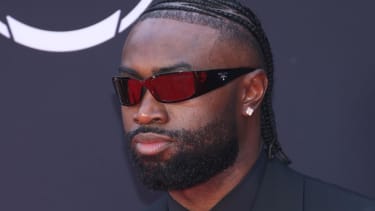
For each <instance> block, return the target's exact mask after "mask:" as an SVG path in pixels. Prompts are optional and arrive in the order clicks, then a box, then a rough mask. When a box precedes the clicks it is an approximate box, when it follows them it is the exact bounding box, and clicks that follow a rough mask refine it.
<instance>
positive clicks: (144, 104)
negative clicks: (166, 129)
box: [133, 91, 169, 125]
mask: <svg viewBox="0 0 375 211" xmlns="http://www.w3.org/2000/svg"><path fill="white" fill-rule="evenodd" d="M138 106H139V108H138V110H137V111H136V112H135V113H134V116H133V121H134V122H135V123H137V124H139V125H150V124H165V123H167V122H168V120H169V117H168V113H167V111H166V109H165V105H164V104H163V103H160V102H158V101H157V100H156V99H155V98H154V97H153V96H152V95H151V93H150V92H149V91H146V93H145V94H144V96H143V99H142V101H141V102H140V104H139V105H138Z"/></svg>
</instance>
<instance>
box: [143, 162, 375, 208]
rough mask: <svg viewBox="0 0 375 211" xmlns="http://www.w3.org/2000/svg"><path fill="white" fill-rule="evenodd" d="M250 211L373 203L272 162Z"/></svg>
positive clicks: (160, 205)
mask: <svg viewBox="0 0 375 211" xmlns="http://www.w3.org/2000/svg"><path fill="white" fill-rule="evenodd" d="M167 200H168V199H167V197H162V198H161V199H160V200H158V201H157V202H155V203H154V204H153V205H152V206H151V207H150V209H149V210H151V211H156V210H157V211H159V210H163V211H164V210H165V211H167V210H168V205H167ZM169 211H173V210H169ZM236 211H237V210H236ZM252 211H375V201H374V200H370V199H368V198H366V197H363V196H361V195H359V194H356V193H353V192H350V191H347V190H344V189H342V188H340V187H337V186H335V185H332V184H327V183H324V182H321V181H319V180H317V179H313V178H310V177H307V176H305V175H302V174H300V173H298V172H296V171H294V170H292V169H290V168H289V167H288V166H286V165H284V164H282V163H280V162H278V161H276V160H274V161H269V162H268V163H267V167H266V170H265V174H264V178H263V180H262V183H261V185H260V188H259V192H258V194H257V197H256V200H255V205H254V209H253V210H252Z"/></svg>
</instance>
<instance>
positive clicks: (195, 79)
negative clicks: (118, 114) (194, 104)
mask: <svg viewBox="0 0 375 211" xmlns="http://www.w3.org/2000/svg"><path fill="white" fill-rule="evenodd" d="M256 69H257V68H230V69H216V70H198V71H181V72H171V73H162V74H157V75H153V76H151V77H149V78H147V79H144V80H137V79H134V78H130V77H124V76H115V77H112V82H113V85H114V87H115V90H116V93H117V95H118V97H119V99H120V102H121V104H122V105H124V106H134V105H136V104H138V103H140V102H141V100H142V96H143V94H144V93H145V91H146V89H147V90H149V91H150V93H151V95H152V96H153V97H154V98H155V99H156V100H157V101H159V102H162V103H177V102H181V101H184V100H189V99H191V98H194V97H198V96H201V95H203V94H205V93H207V92H209V91H211V90H214V89H217V88H219V87H222V86H224V85H225V84H227V83H229V82H230V81H232V80H233V79H235V78H237V77H239V76H241V75H244V74H246V73H249V72H252V71H254V70H256Z"/></svg>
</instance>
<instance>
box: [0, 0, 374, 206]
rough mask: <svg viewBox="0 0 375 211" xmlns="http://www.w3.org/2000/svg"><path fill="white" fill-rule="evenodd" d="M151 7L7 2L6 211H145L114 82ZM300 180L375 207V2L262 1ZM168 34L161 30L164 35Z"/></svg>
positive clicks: (1, 88) (1, 32)
mask: <svg viewBox="0 0 375 211" xmlns="http://www.w3.org/2000/svg"><path fill="white" fill-rule="evenodd" d="M151 1H152V0H138V1H137V0H127V1H118V0H108V1H99V0H90V1H89V0H81V1H74V0H64V1H50V0H49V1H48V0H35V1H27V0H2V1H1V2H0V97H1V98H0V126H1V129H0V169H1V170H0V171H1V172H0V210H4V211H20V210H39V211H51V210H53V211H67V210H69V211H82V210H90V211H103V210H111V211H116V210H118V211H120V210H141V209H143V208H145V207H147V206H148V205H149V204H150V203H152V202H153V201H154V200H155V199H156V198H158V196H159V194H160V193H158V192H153V191H149V190H147V189H145V188H144V187H143V186H142V184H141V183H140V182H139V181H138V180H137V178H136V176H135V175H134V173H133V172H134V171H133V169H132V166H131V164H130V162H128V155H127V154H126V151H125V146H126V143H125V139H124V137H123V130H122V125H121V116H120V105H119V102H118V100H117V99H116V97H115V95H114V90H113V87H112V83H111V77H112V76H113V75H116V74H117V68H118V66H119V64H120V57H121V50H122V46H123V43H124V40H125V38H126V35H127V33H128V30H127V29H128V28H129V26H130V25H131V24H132V23H133V22H134V20H135V19H136V18H137V17H138V16H139V15H140V14H141V13H142V11H144V9H145V8H146V7H147V6H148V5H149V4H150V3H151ZM242 2H243V3H244V4H246V5H248V6H249V7H250V8H252V9H253V10H254V12H255V13H256V14H257V15H258V16H259V18H260V19H261V21H262V23H263V26H264V29H265V31H266V32H267V34H268V36H269V39H270V42H271V46H272V49H273V53H274V57H275V93H274V99H275V105H274V106H275V110H276V111H275V112H276V121H277V126H278V134H279V137H280V141H281V143H282V146H283V148H284V149H285V151H286V153H287V154H288V155H289V157H290V158H291V159H292V161H293V163H292V165H291V166H292V167H293V168H295V169H296V170H298V171H300V172H303V173H305V174H308V175H311V176H313V177H318V178H320V179H322V180H324V181H327V182H330V183H334V184H337V185H339V186H342V187H344V188H348V189H351V190H354V191H356V192H359V193H361V194H364V195H367V196H369V197H371V198H375V180H374V178H375V167H374V164H373V162H374V161H375V153H374V152H373V149H375V140H374V131H375V124H374V119H375V109H374V108H375V83H374V82H373V80H374V79H375V71H374V70H375V59H374V58H373V54H374V53H373V51H374V49H375V43H374V42H373V39H374V37H375V28H374V27H372V26H373V20H375V13H373V11H372V10H373V8H374V6H375V3H374V2H372V1H366V0H359V1H355V2H354V1H350V0H316V1H307V2H306V1H297V0H285V1H279V0H269V1H262V0H252V1H245V0H243V1H242ZM161 30H162V29H161Z"/></svg>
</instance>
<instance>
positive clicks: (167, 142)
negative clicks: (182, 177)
mask: <svg viewBox="0 0 375 211" xmlns="http://www.w3.org/2000/svg"><path fill="white" fill-rule="evenodd" d="M132 142H133V146H134V148H135V150H136V151H137V153H139V154H140V155H145V156H151V155H157V154H159V153H161V152H163V151H164V150H166V149H167V148H169V147H171V146H172V145H173V142H174V140H173V139H171V138H170V137H168V136H164V135H159V134H155V133H140V134H137V135H136V136H134V138H133V140H132Z"/></svg>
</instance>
